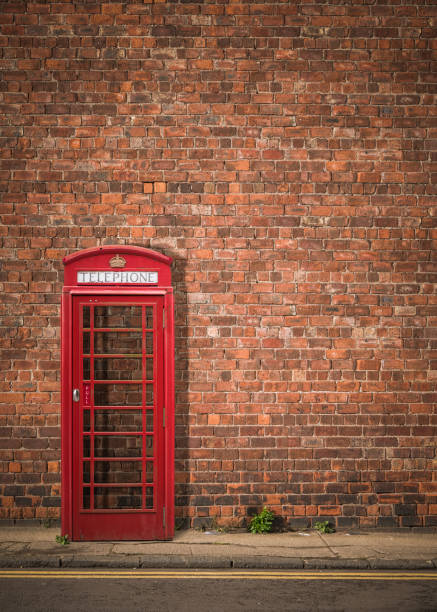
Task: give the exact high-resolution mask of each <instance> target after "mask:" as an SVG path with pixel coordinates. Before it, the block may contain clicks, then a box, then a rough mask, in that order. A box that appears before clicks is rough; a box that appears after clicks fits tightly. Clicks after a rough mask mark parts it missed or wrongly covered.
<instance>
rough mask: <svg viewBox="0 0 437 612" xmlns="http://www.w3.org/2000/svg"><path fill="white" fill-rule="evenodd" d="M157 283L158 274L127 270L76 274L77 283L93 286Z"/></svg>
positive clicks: (88, 271) (89, 271) (91, 271)
mask: <svg viewBox="0 0 437 612" xmlns="http://www.w3.org/2000/svg"><path fill="white" fill-rule="evenodd" d="M157 282H158V272H148V271H145V270H144V271H139V272H129V271H127V270H123V271H116V270H108V271H102V270H86V271H81V272H78V273H77V283H78V284H83V283H93V284H107V285H111V284H119V285H129V284H133V285H140V284H156V283H157Z"/></svg>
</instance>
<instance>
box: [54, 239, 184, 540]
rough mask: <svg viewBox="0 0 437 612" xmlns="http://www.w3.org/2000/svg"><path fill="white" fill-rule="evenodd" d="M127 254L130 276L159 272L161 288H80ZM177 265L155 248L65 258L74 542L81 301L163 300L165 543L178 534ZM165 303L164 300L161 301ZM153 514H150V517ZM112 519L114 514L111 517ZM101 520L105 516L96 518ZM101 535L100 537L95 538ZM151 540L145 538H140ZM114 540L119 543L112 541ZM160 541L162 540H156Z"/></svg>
mask: <svg viewBox="0 0 437 612" xmlns="http://www.w3.org/2000/svg"><path fill="white" fill-rule="evenodd" d="M116 254H118V255H121V256H122V257H123V258H124V259H125V260H126V265H125V269H126V270H129V271H144V270H147V271H156V272H158V283H157V284H155V285H139V284H135V285H125V284H110V285H109V284H105V283H98V284H91V283H90V284H86V285H85V284H82V283H81V284H80V285H78V284H77V282H76V278H77V272H79V271H82V270H106V271H110V270H111V269H112V268H111V267H110V264H109V261H110V260H111V258H112V257H113V256H114V255H116ZM171 262H172V259H171V258H170V257H167V256H166V255H162V254H160V253H156V252H154V251H151V250H149V249H144V248H142V247H134V246H103V247H96V248H92V249H86V250H84V251H79V252H78V253H74V254H72V255H69V256H67V257H65V258H64V264H65V285H64V289H63V294H62V310H61V313H62V319H61V329H62V351H61V355H62V368H61V375H62V383H61V401H62V413H61V415H62V421H61V423H62V425H61V430H62V433H61V436H62V449H61V458H62V509H61V510H62V532H63V533H64V534H68V535H69V536H70V538H71V539H72V540H77V539H80V538H79V534H78V533H77V526H75V520H74V516H75V505H74V501H75V500H74V490H73V484H74V478H73V463H74V459H75V458H74V452H75V445H74V433H75V432H74V427H73V425H74V423H73V401H72V392H73V362H74V355H73V351H74V348H75V342H74V338H73V302H74V298H75V297H76V296H82V297H84V298H85V297H86V296H94V297H95V298H96V299H97V300H98V301H101V300H102V299H107V300H108V301H113V298H120V300H121V301H122V302H123V303H129V299H131V300H132V302H133V303H135V302H136V301H137V303H138V302H139V301H142V302H145V301H155V300H153V299H152V300H144V301H143V300H141V298H148V297H149V298H153V297H156V298H158V297H160V298H162V302H163V316H164V317H165V326H164V329H163V364H162V367H163V372H162V376H163V405H164V406H165V427H163V439H164V447H163V454H164V457H163V460H164V466H163V472H162V473H163V474H164V475H165V478H164V483H163V487H164V491H163V498H164V507H165V517H163V518H164V521H163V529H162V534H161V535H160V536H159V538H160V539H171V538H172V537H173V535H174V322H173V321H174V319H173V289H172V287H171V269H170V266H171ZM159 301H161V300H159ZM145 514H146V515H147V512H145ZM107 515H108V516H109V517H110V516H111V513H107ZM95 516H96V517H98V516H101V515H100V514H96V515H95ZM94 536H95V537H94ZM140 538H141V539H145V537H144V536H140ZM86 539H104V538H99V535H98V523H96V533H95V534H93V533H91V534H87V535H86ZM111 539H114V538H111ZM116 539H129V540H131V539H138V536H136V534H135V533H132V531H131V530H129V529H128V530H127V531H126V533H121V534H120V533H118V534H117V538H116ZM153 539H156V537H153Z"/></svg>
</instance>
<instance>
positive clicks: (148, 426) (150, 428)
mask: <svg viewBox="0 0 437 612" xmlns="http://www.w3.org/2000/svg"><path fill="white" fill-rule="evenodd" d="M146 431H153V411H152V410H147V411H146Z"/></svg>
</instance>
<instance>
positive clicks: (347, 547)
mask: <svg viewBox="0 0 437 612" xmlns="http://www.w3.org/2000/svg"><path fill="white" fill-rule="evenodd" d="M59 534H60V530H59V528H57V527H54V528H48V529H46V528H44V527H38V528H31V527H26V528H17V527H9V526H7V527H1V528H0V566H1V567H114V568H116V567H119V568H123V567H124V568H135V567H147V568H152V567H153V568H160V567H162V568H169V567H170V568H171V567H173V568H190V567H191V568H226V567H227V568H232V567H239V568H258V569H262V568H278V569H280V568H284V569H285V568H288V569H299V568H300V569H437V533H435V532H434V533H417V532H411V533H405V532H390V533H387V532H382V533H380V532H370V533H369V532H362V533H351V534H349V533H344V532H340V533H334V534H319V533H317V532H315V531H311V532H286V533H275V534H264V535H254V534H250V533H247V532H234V533H232V532H231V533H223V532H219V531H210V532H199V531H194V530H186V531H181V532H177V533H176V536H175V538H174V540H172V541H160V542H159V541H153V542H143V541H133V542H71V543H70V544H68V545H66V546H62V545H60V544H58V543H57V542H56V536H57V535H59Z"/></svg>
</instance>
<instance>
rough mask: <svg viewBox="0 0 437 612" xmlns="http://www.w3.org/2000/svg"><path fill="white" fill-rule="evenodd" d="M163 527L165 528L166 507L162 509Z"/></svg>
mask: <svg viewBox="0 0 437 612" xmlns="http://www.w3.org/2000/svg"><path fill="white" fill-rule="evenodd" d="M162 526H163V527H165V506H163V507H162Z"/></svg>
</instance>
